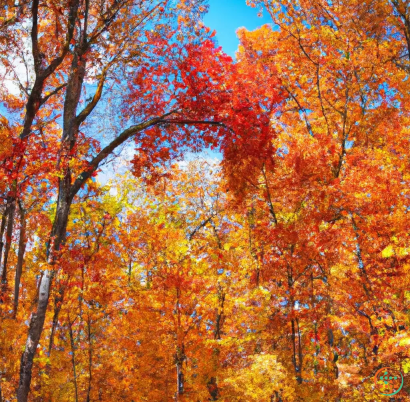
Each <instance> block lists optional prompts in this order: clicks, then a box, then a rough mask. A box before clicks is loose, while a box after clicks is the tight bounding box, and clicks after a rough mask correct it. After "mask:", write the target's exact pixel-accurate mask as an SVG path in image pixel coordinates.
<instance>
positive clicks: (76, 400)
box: [68, 315, 78, 402]
mask: <svg viewBox="0 0 410 402" xmlns="http://www.w3.org/2000/svg"><path fill="white" fill-rule="evenodd" d="M74 321H75V320H74ZM74 321H73V322H71V320H70V315H69V316H68V331H69V334H70V344H71V363H72V365H73V374H74V390H75V402H78V387H77V372H76V368H75V345H74V336H73V324H74Z"/></svg>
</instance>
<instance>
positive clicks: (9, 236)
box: [1, 198, 16, 284]
mask: <svg viewBox="0 0 410 402" xmlns="http://www.w3.org/2000/svg"><path fill="white" fill-rule="evenodd" d="M15 209H16V199H15V198H13V199H12V200H11V204H10V209H9V214H8V218H7V232H6V246H5V248H4V261H3V271H2V273H1V282H2V283H3V284H7V262H8V258H9V253H10V247H11V240H12V236H13V226H14V211H15Z"/></svg>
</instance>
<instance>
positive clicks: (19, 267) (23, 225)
mask: <svg viewBox="0 0 410 402" xmlns="http://www.w3.org/2000/svg"><path fill="white" fill-rule="evenodd" d="M19 209H20V236H19V250H18V257H17V266H16V280H15V283H14V311H13V314H14V317H15V316H16V314H17V309H18V304H19V292H20V280H21V275H22V273H23V263H24V253H25V251H26V212H25V210H24V209H23V208H22V206H21V205H20V208H19Z"/></svg>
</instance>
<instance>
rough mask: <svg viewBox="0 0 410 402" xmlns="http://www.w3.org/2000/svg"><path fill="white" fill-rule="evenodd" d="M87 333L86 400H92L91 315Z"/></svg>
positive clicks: (88, 320)
mask: <svg viewBox="0 0 410 402" xmlns="http://www.w3.org/2000/svg"><path fill="white" fill-rule="evenodd" d="M87 335H88V389H87V399H86V402H90V393H91V382H92V378H93V377H92V364H93V349H92V339H91V318H90V316H89V315H88V319H87ZM0 402H1V401H0Z"/></svg>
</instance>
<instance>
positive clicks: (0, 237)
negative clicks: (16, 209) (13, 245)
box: [0, 200, 10, 267]
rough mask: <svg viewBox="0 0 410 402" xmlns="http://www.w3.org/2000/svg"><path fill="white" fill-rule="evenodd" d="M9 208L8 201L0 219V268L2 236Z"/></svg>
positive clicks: (2, 245)
mask: <svg viewBox="0 0 410 402" xmlns="http://www.w3.org/2000/svg"><path fill="white" fill-rule="evenodd" d="M9 207H10V204H9V200H7V204H6V208H5V209H4V212H3V216H2V217H1V225H0V267H1V262H2V257H3V247H4V242H3V236H4V231H5V229H6V223H7V215H8V213H9Z"/></svg>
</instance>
